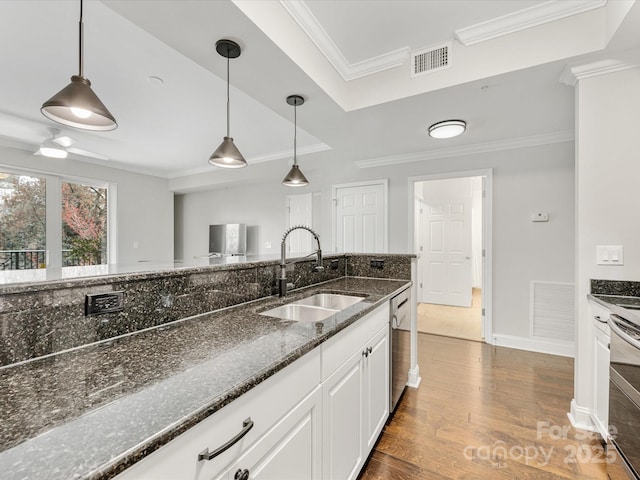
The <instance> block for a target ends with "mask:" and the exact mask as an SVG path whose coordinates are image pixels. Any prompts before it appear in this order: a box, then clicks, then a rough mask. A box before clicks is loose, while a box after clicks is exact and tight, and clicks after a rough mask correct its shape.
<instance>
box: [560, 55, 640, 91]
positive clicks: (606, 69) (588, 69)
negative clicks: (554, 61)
mask: <svg viewBox="0 0 640 480" xmlns="http://www.w3.org/2000/svg"><path fill="white" fill-rule="evenodd" d="M632 68H638V65H637V64H633V63H626V62H622V61H620V60H614V59H604V60H598V61H595V62H590V63H584V64H581V65H565V67H564V69H563V70H562V73H561V74H560V82H561V83H564V84H565V85H569V86H570V87H575V86H576V84H577V83H578V81H579V80H583V79H585V78H590V77H598V76H600V75H607V74H609V73H615V72H621V71H623V70H629V69H632Z"/></svg>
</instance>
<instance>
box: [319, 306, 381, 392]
mask: <svg viewBox="0 0 640 480" xmlns="http://www.w3.org/2000/svg"><path fill="white" fill-rule="evenodd" d="M388 323H389V303H388V302H385V303H384V304H382V305H380V306H379V307H378V308H376V309H375V310H374V311H373V312H371V313H369V314H367V315H366V316H365V317H363V318H361V319H360V320H358V321H357V322H355V323H353V324H352V325H349V326H348V327H347V328H345V329H344V330H343V331H342V332H340V333H338V334H337V335H335V336H333V337H332V338H330V339H329V340H327V341H326V342H325V343H323V344H322V346H321V347H322V380H323V381H324V380H326V379H327V378H328V377H329V376H330V375H331V374H332V373H333V372H335V371H336V369H338V367H340V365H342V364H343V363H344V362H346V361H347V360H348V359H349V357H351V355H353V352H355V351H356V350H357V349H358V348H360V347H362V346H363V345H364V343H365V342H366V341H367V340H369V339H370V338H371V337H372V336H373V335H374V334H375V333H376V332H377V331H378V330H380V328H381V327H382V326H384V325H385V324H388Z"/></svg>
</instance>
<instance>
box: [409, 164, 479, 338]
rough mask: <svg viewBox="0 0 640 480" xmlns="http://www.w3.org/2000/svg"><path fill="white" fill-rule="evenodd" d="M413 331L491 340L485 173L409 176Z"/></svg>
mask: <svg viewBox="0 0 640 480" xmlns="http://www.w3.org/2000/svg"><path fill="white" fill-rule="evenodd" d="M410 182H411V185H410V187H412V188H410V190H411V192H412V194H413V199H412V202H411V204H412V206H413V217H414V221H413V232H412V235H411V236H410V237H411V238H412V239H413V242H414V246H413V249H414V251H415V253H416V254H417V255H418V269H417V270H418V278H417V283H418V285H417V287H418V288H417V291H418V298H417V301H418V306H417V320H418V331H419V332H423V333H431V334H437V335H444V336H449V337H456V338H465V339H469V340H476V341H484V340H485V339H490V338H491V324H490V308H488V307H489V303H490V302H489V299H490V293H489V292H490V291H491V285H490V283H489V280H490V278H491V276H490V271H489V270H490V262H489V261H488V258H489V255H490V248H488V246H489V245H490V232H491V229H490V228H489V225H490V218H491V216H490V211H491V210H490V198H491V197H490V190H491V171H490V170H488V171H479V172H461V173H456V174H449V175H434V176H425V177H419V178H412V179H410Z"/></svg>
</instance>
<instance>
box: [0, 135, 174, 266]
mask: <svg viewBox="0 0 640 480" xmlns="http://www.w3.org/2000/svg"><path fill="white" fill-rule="evenodd" d="M2 165H5V166H7V167H10V168H13V169H15V170H18V171H25V172H40V173H50V174H54V175H63V176H70V177H76V178H84V179H92V180H100V181H103V182H110V183H115V184H117V211H116V214H117V237H116V249H117V259H116V260H115V262H114V260H113V259H109V262H110V263H118V264H123V265H125V264H131V263H136V262H139V261H151V262H170V261H173V193H172V192H170V191H169V189H168V182H167V180H165V179H162V178H158V177H153V176H150V175H141V174H138V173H132V172H127V171H124V170H120V169H115V168H108V167H102V166H98V165H93V164H90V163H86V162H82V161H78V160H70V159H64V160H61V159H54V158H46V157H42V156H34V155H32V154H31V153H29V152H25V151H23V150H17V149H13V148H7V147H0V169H1V168H2ZM134 242H137V244H138V248H134Z"/></svg>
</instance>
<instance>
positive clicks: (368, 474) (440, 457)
mask: <svg viewBox="0 0 640 480" xmlns="http://www.w3.org/2000/svg"><path fill="white" fill-rule="evenodd" d="M418 337H419V338H418V342H419V347H418V349H419V364H420V375H421V376H422V383H421V385H420V387H419V388H418V389H411V388H407V389H406V391H405V394H404V396H403V398H402V400H401V402H400V404H399V405H398V408H397V409H396V412H395V415H394V417H393V418H392V420H391V421H390V422H389V423H388V424H387V426H386V427H385V429H384V431H383V434H382V436H381V437H380V440H379V441H378V444H377V445H376V447H375V450H374V452H373V454H372V455H371V457H370V459H369V462H368V464H367V465H366V467H365V469H364V470H363V472H362V474H361V476H360V479H361V480H396V479H397V480H400V479H402V480H426V479H465V480H467V479H469V480H470V479H474V480H475V479H492V480H493V479H509V480H514V479H580V480H593V479H597V480H605V479H606V473H605V467H604V463H603V461H604V458H605V455H604V453H603V451H602V446H601V443H600V440H599V437H598V436H597V435H595V434H591V433H589V432H584V431H582V430H575V429H574V428H572V427H571V424H570V422H569V419H568V418H567V415H566V414H567V411H568V410H569V405H570V402H571V399H572V398H573V360H572V359H570V358H564V357H558V356H553V355H543V354H538V353H531V352H525V351H521V350H514V349H508V348H503V347H493V346H490V345H487V344H484V343H479V342H473V341H467V340H460V339H455V338H447V337H440V336H436V335H427V334H419V335H418Z"/></svg>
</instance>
